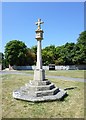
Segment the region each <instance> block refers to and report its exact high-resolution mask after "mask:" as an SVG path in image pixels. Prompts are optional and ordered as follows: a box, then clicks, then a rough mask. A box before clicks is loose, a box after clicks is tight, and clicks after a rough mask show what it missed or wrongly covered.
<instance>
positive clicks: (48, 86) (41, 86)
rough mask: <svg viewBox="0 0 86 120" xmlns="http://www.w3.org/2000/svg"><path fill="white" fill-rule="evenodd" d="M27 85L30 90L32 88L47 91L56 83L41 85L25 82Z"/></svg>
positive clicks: (32, 89)
mask: <svg viewBox="0 0 86 120" xmlns="http://www.w3.org/2000/svg"><path fill="white" fill-rule="evenodd" d="M25 86H26V87H27V89H28V90H31V91H45V90H51V89H53V88H55V85H54V84H53V83H51V84H49V85H40V86H35V85H31V84H25Z"/></svg>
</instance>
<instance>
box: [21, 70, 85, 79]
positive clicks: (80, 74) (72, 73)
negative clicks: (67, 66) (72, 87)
mask: <svg viewBox="0 0 86 120" xmlns="http://www.w3.org/2000/svg"><path fill="white" fill-rule="evenodd" d="M21 72H24V73H29V74H33V73H34V71H33V70H26V71H21ZM85 73H86V70H56V71H52V70H46V75H51V76H65V77H73V78H83V79H84V78H85Z"/></svg>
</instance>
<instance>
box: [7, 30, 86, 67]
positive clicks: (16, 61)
mask: <svg viewBox="0 0 86 120" xmlns="http://www.w3.org/2000/svg"><path fill="white" fill-rule="evenodd" d="M36 58H37V46H32V47H31V49H30V48H27V46H26V45H25V44H24V43H23V42H21V41H19V40H13V41H10V42H8V43H7V44H6V46H5V63H6V64H8V63H9V64H11V65H34V64H36ZM42 61H43V65H49V64H56V65H74V64H77V65H81V64H86V31H83V32H82V33H81V34H80V35H79V38H78V39H77V43H76V44H75V43H66V44H65V45H62V46H55V45H50V46H47V47H45V48H44V49H42Z"/></svg>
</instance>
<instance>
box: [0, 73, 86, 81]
mask: <svg viewBox="0 0 86 120" xmlns="http://www.w3.org/2000/svg"><path fill="white" fill-rule="evenodd" d="M5 74H20V75H27V76H33V74H28V73H23V72H20V71H0V75H5ZM46 78H58V79H61V80H69V81H79V82H86V79H83V78H72V77H65V76H50V75H46Z"/></svg>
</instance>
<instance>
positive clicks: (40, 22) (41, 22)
mask: <svg viewBox="0 0 86 120" xmlns="http://www.w3.org/2000/svg"><path fill="white" fill-rule="evenodd" d="M43 23H44V22H43V21H41V19H38V22H36V23H35V24H36V25H38V29H41V24H43Z"/></svg>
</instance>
